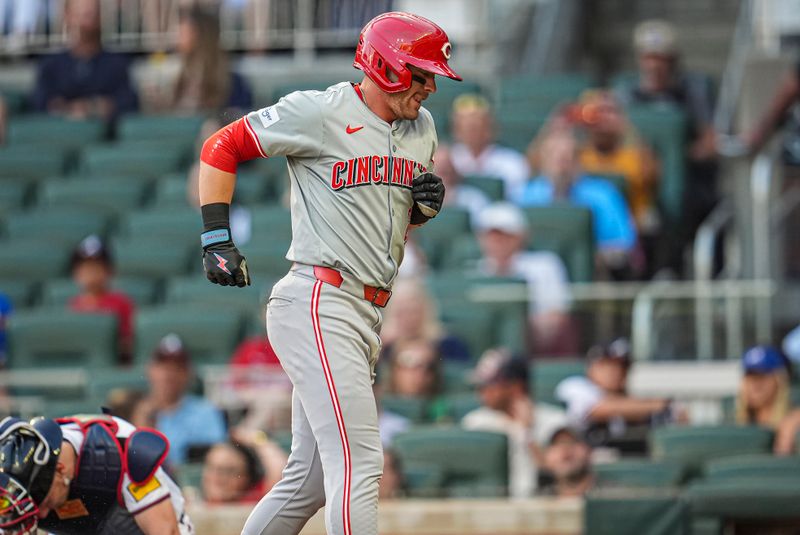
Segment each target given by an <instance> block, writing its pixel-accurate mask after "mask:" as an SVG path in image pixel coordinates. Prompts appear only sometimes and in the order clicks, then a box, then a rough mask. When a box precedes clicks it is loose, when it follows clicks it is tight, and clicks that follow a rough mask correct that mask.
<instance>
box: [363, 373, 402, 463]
mask: <svg viewBox="0 0 800 535" xmlns="http://www.w3.org/2000/svg"><path fill="white" fill-rule="evenodd" d="M382 392H383V387H382V386H381V381H380V380H379V379H378V378H377V377H376V378H375V381H374V382H373V383H372V393H373V394H374V395H375V403H376V404H377V406H378V431H379V432H380V435H381V444H383V448H384V450H385V449H386V448H389V447H390V446H391V445H392V440H394V437H395V436H397V435H398V434H399V433H402V432H404V431H408V428H409V427H411V420H409V419H408V418H406V417H405V416H402V415H400V414H397V413H394V412H392V411H387V410H386V409H384V408H383V403H381V396H382Z"/></svg>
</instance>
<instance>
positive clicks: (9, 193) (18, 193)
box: [0, 179, 31, 212]
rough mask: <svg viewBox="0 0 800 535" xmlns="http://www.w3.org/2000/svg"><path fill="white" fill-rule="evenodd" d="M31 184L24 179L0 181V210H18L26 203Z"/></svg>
mask: <svg viewBox="0 0 800 535" xmlns="http://www.w3.org/2000/svg"><path fill="white" fill-rule="evenodd" d="M30 190H31V185H30V184H29V183H28V182H27V181H25V180H13V179H12V180H3V181H0V210H2V211H4V212H5V211H9V210H19V209H20V208H22V207H23V206H25V204H26V200H27V199H28V197H29V193H30Z"/></svg>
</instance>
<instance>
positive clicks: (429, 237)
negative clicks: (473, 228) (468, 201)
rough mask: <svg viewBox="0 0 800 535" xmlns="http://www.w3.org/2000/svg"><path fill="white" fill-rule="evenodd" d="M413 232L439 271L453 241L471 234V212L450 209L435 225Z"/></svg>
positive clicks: (438, 218)
mask: <svg viewBox="0 0 800 535" xmlns="http://www.w3.org/2000/svg"><path fill="white" fill-rule="evenodd" d="M412 232H413V233H414V234H413V235H414V239H415V240H416V242H417V243H418V244H419V246H420V247H421V248H422V250H423V251H424V252H425V256H426V257H427V259H428V262H429V263H430V265H431V266H433V267H434V268H437V269H438V268H439V267H441V264H442V261H443V259H444V257H445V256H446V254H447V250H448V249H449V248H450V245H451V244H452V242H453V240H454V239H455V238H456V237H457V236H460V235H463V234H469V233H470V221H469V212H468V211H467V210H466V209H463V208H456V207H450V208H448V209H447V210H442V212H441V213H440V214H439V215H438V216H436V224H435V225H433V224H431V225H424V226H422V227H420V228H417V229H414V230H413V231H412Z"/></svg>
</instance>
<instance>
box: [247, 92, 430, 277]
mask: <svg viewBox="0 0 800 535" xmlns="http://www.w3.org/2000/svg"><path fill="white" fill-rule="evenodd" d="M246 119H247V124H248V126H249V128H250V129H251V131H252V133H254V134H255V137H256V138H257V141H258V144H259V149H260V150H261V152H262V156H264V157H270V156H279V155H283V156H286V158H287V160H288V162H289V178H290V180H291V211H292V244H291V247H290V248H289V252H288V253H287V255H286V258H287V259H289V260H291V261H294V262H300V263H303V264H310V265H323V266H329V267H333V268H336V269H340V270H343V271H345V272H348V273H350V274H352V275H354V276H355V277H356V278H357V279H359V280H360V281H361V282H363V283H364V284H369V285H371V286H378V287H390V286H391V284H392V282H393V280H394V278H395V277H396V276H397V270H398V267H399V266H400V263H401V262H402V260H403V250H404V248H405V239H406V231H407V229H408V224H409V218H410V214H411V207H412V199H411V185H412V181H413V179H414V178H415V177H416V176H418V175H420V174H421V173H423V172H425V171H426V170H431V169H432V167H433V165H432V164H433V162H432V158H433V153H434V151H435V150H436V144H437V138H436V130H435V127H434V124H433V119H432V118H431V115H430V113H429V112H428V111H427V110H425V109H424V108H421V109H420V114H419V117H418V118H417V119H416V120H414V121H404V120H398V121H394V122H393V123H392V124H389V123H387V122H385V121H383V120H382V119H380V118H379V117H378V116H377V115H375V114H374V113H373V112H372V111H371V110H370V109H369V108H368V107H367V105H366V104H365V103H364V102H363V101H362V100H361V97H360V96H359V94H358V93H357V92H356V88H354V87H353V85H352V84H351V83H350V82H342V83H340V84H336V85H333V86H331V87H329V88H328V89H326V90H325V91H298V92H294V93H290V94H289V95H287V96H285V97H283V98H281V99H280V100H279V101H278V103H277V104H274V105H272V106H268V107H266V108H263V109H261V110H258V111H254V112H251V113H250V114H248V115H247V117H246Z"/></svg>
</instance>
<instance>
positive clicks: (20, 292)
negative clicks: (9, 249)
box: [0, 242, 34, 310]
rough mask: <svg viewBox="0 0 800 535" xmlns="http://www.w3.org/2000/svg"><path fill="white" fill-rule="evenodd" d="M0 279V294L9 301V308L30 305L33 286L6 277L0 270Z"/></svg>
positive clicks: (16, 308)
mask: <svg viewBox="0 0 800 535" xmlns="http://www.w3.org/2000/svg"><path fill="white" fill-rule="evenodd" d="M0 243H2V242H0ZM0 278H2V280H0V294H2V295H5V296H6V297H7V298H8V299H9V300H11V306H13V307H14V309H15V310H18V309H20V308H25V307H27V306H28V305H30V303H31V296H32V294H33V289H34V285H33V284H31V283H29V282H22V281H17V280H14V279H12V278H11V277H6V274H4V273H3V270H2V269H0Z"/></svg>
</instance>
